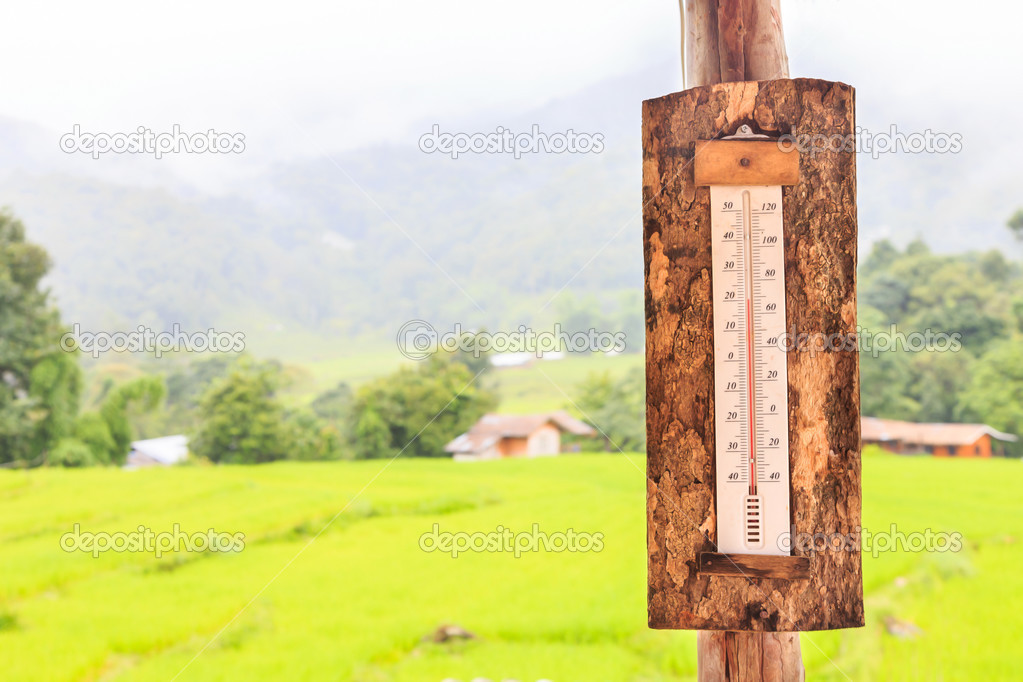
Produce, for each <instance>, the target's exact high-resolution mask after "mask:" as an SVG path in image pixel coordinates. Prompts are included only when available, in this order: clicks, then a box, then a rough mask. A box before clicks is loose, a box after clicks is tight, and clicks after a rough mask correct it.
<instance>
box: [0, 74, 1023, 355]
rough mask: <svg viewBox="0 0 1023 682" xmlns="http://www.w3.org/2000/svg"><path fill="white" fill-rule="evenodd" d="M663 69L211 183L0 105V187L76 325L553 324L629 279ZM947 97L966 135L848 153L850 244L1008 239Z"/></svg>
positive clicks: (947, 245) (634, 281)
mask: <svg viewBox="0 0 1023 682" xmlns="http://www.w3.org/2000/svg"><path fill="white" fill-rule="evenodd" d="M674 73H675V65H673V64H664V65H660V66H657V67H656V68H651V69H648V70H646V71H643V72H640V73H636V74H632V75H630V76H628V77H618V78H614V79H608V80H607V81H605V82H603V83H601V84H599V85H598V86H595V87H591V88H587V89H584V90H581V91H580V92H577V93H571V94H567V95H566V96H565V97H563V98H561V99H558V100H556V101H552V102H550V103H548V104H547V105H546V106H545V107H543V108H541V109H538V110H533V111H528V112H500V111H482V112H476V113H470V114H466V116H465V117H464V120H457V121H454V120H453V121H423V122H422V124H421V126H419V127H418V129H417V130H412V131H409V133H408V135H407V137H406V138H405V139H404V141H403V142H401V143H395V144H390V145H386V146H377V147H374V148H366V149H355V150H345V151H341V152H337V153H328V154H324V155H322V156H321V157H320V158H311V159H302V160H292V161H290V162H278V163H275V164H273V165H265V166H254V167H253V168H251V169H249V172H248V173H247V174H246V177H245V178H244V181H238V182H236V183H235V184H234V185H233V186H230V187H229V188H228V190H227V191H222V192H219V193H216V194H214V193H212V192H204V191H203V190H202V189H201V188H196V187H194V186H191V184H190V182H189V181H188V179H187V178H184V179H183V178H181V177H178V176H175V175H174V174H173V173H171V172H169V171H167V170H166V169H165V168H163V167H154V166H153V164H148V165H146V164H140V163H135V160H133V159H131V158H129V157H125V158H123V159H110V160H109V161H110V162H109V163H108V162H107V161H108V160H107V159H102V160H101V163H95V162H93V160H92V159H89V158H88V157H74V158H68V157H67V155H63V154H60V152H59V151H58V150H57V145H56V140H57V139H59V137H60V134H59V133H50V132H48V131H44V130H41V129H38V128H36V127H34V126H30V125H26V124H20V123H18V122H13V121H10V120H9V119H3V120H0V159H2V162H0V204H3V205H7V206H9V207H11V209H12V210H13V211H14V212H15V213H16V214H17V215H18V216H19V217H21V218H22V219H23V220H24V221H25V223H26V225H27V226H28V231H29V236H30V238H31V239H33V240H34V241H37V242H39V243H41V244H42V245H43V246H45V247H46V248H47V249H48V250H49V251H50V253H51V255H52V256H53V258H54V261H55V268H54V270H53V273H52V275H51V277H50V279H49V282H50V285H51V286H52V289H53V291H54V294H55V296H56V298H57V300H58V302H59V305H60V306H61V309H62V311H63V314H64V317H65V319H66V320H67V321H68V322H69V323H72V322H79V323H81V324H82V326H83V328H85V329H91V330H98V329H115V330H116V329H130V328H134V327H135V326H137V325H139V324H144V325H148V326H150V327H152V328H162V329H166V328H169V327H170V326H171V325H172V324H173V323H178V324H180V325H181V326H182V327H183V328H186V329H207V328H209V327H214V328H218V329H223V328H225V325H232V329H234V330H237V329H240V330H243V331H246V332H247V333H250V334H253V335H256V336H258V335H259V334H262V333H265V332H267V331H268V330H277V331H280V330H285V333H287V331H289V330H292V331H296V332H297V331H299V330H301V331H302V332H304V333H311V334H314V335H319V336H321V337H324V338H329V337H338V338H351V337H353V336H357V335H366V334H369V335H381V334H385V333H386V334H387V335H388V336H390V335H391V334H393V333H394V332H395V331H396V330H397V328H398V327H399V326H400V325H401V324H402V323H404V322H405V321H407V320H410V319H422V320H427V321H430V322H431V323H433V324H435V326H438V328H442V327H448V326H450V325H452V324H454V323H455V322H459V323H461V324H462V325H463V326H464V327H479V326H486V327H488V328H490V329H499V328H505V329H507V328H513V327H514V326H517V325H518V324H522V323H532V324H534V325H544V324H550V323H551V322H552V321H553V319H555V318H556V317H557V316H558V315H561V314H563V313H564V310H565V306H566V305H568V304H570V303H571V302H572V301H573V300H577V299H582V298H586V297H589V298H591V299H592V300H593V301H595V303H594V304H593V305H597V306H603V307H604V308H605V309H613V308H614V306H615V305H616V304H615V301H617V300H618V298H617V296H618V294H619V293H620V292H622V291H638V290H640V289H641V288H642V272H643V266H642V249H641V237H640V235H641V181H640V161H641V153H640V149H639V144H640V103H641V101H642V100H643V99H645V98H650V97H655V96H659V95H660V94H664V93H665V92H667V91H668V90H670V89H672V88H673V87H678V84H677V83H674V82H673V79H674V76H673V74H674ZM860 101H861V106H860V111H859V112H858V121H859V122H860V123H861V125H864V126H865V127H867V128H869V129H870V130H872V131H874V132H877V131H884V130H887V125H890V124H885V123H884V119H885V114H884V110H883V108H882V109H879V108H878V107H879V106H880V104H882V103H883V102H884V101H885V100H884V98H883V97H881V96H880V95H879V93H868V96H867V97H861V100H860ZM864 102H866V104H864ZM957 115H961V116H962V117H963V118H961V121H960V122H961V126H960V128H961V129H962V130H965V131H974V132H976V131H980V133H978V134H976V135H974V136H972V137H970V136H966V135H965V134H964V139H965V144H964V150H963V151H962V152H961V153H960V154H958V155H955V154H945V155H934V154H929V155H928V154H905V153H903V154H888V155H882V156H880V157H879V158H877V159H876V160H875V159H873V158H870V156H869V155H867V154H861V155H860V158H859V163H858V174H859V221H860V233H861V245H868V244H869V243H870V242H872V241H873V240H876V239H878V238H882V237H887V238H892V239H894V240H895V241H897V242H906V241H908V240H910V239H912V238H913V237H915V236H917V235H921V236H923V237H924V238H925V239H926V240H927V241H928V242H930V243H931V245H932V247H934V248H935V249H936V250H939V251H955V250H964V249H968V248H987V247H1000V248H1003V249H1014V248H1017V247H1015V246H1014V245H1012V244H1011V242H1010V239H1009V235H1008V231H1007V230H1005V229H1004V227H1003V224H1004V221H1005V219H1006V218H1007V216H1008V215H1009V213H1010V212H1011V210H1012V209H1013V208H1015V207H1016V206H1018V205H1020V204H1023V197H1019V195H1018V194H1017V193H1016V188H1017V187H1018V186H1019V179H1020V172H1019V171H1016V170H1014V166H1012V165H1008V164H1004V163H1003V162H1004V160H1005V156H1006V151H1005V149H1004V144H1002V143H1001V141H1000V137H999V136H998V135H997V134H995V133H993V132H989V128H988V124H987V122H986V121H985V122H984V124H983V126H981V125H980V123H979V122H978V120H977V118H979V116H980V114H971V113H969V112H967V113H963V112H962V111H960V112H958V114H957ZM913 124H914V122H913V121H909V122H908V123H907V124H906V126H907V127H906V130H907V131H908V132H912V131H914V130H917V129H920V130H922V128H917V127H915V126H914V125H913ZM434 125H436V126H437V127H438V129H439V130H440V131H441V132H445V133H466V134H469V135H471V134H474V133H482V134H486V133H493V132H495V131H497V130H498V127H499V126H503V127H504V128H506V129H509V130H511V131H513V132H514V133H516V134H518V133H528V132H530V131H531V130H532V129H533V126H534V125H536V126H537V127H538V129H539V130H540V131H541V132H543V133H545V134H547V135H551V134H554V133H564V132H567V131H568V130H570V129H571V130H573V131H574V132H576V133H586V134H589V135H593V136H598V135H599V136H600V140H601V142H602V147H603V148H602V151H600V152H599V153H576V154H571V153H562V154H524V155H522V156H521V158H514V156H513V155H512V154H500V155H495V154H490V155H486V154H483V155H479V154H465V155H461V156H459V158H457V159H453V158H450V156H446V155H444V154H441V153H425V152H423V151H421V150H420V148H419V141H420V138H421V136H422V135H424V134H426V133H429V132H430V131H431V130H432V129H433V126H434ZM47 145H49V146H47ZM1016 253H1018V251H1016ZM634 300H636V299H634ZM631 305H636V304H635V303H634V304H631ZM631 312H632V313H634V312H636V311H631Z"/></svg>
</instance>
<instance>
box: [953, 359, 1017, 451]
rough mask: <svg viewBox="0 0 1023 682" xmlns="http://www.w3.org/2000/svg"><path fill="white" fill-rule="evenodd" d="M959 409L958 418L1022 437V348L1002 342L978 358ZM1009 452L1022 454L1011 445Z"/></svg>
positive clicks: (1014, 445)
mask: <svg viewBox="0 0 1023 682" xmlns="http://www.w3.org/2000/svg"><path fill="white" fill-rule="evenodd" d="M961 405H962V407H961V417H962V418H965V419H966V420H969V421H976V422H982V423H984V424H989V425H991V426H993V427H995V428H996V429H999V430H1001V431H1006V432H1008V433H1011V434H1014V435H1016V436H1023V344H1020V343H1019V342H1018V341H1013V340H1007V341H1003V342H1001V343H999V344H998V345H996V346H994V347H992V348H991V349H990V350H989V351H988V352H987V353H986V354H985V355H984V356H983V357H981V358H980V359H979V360H978V361H977V362H976V364H975V365H974V369H973V380H972V381H971V383H970V386H969V388H967V389H966V390H965V391H964V392H963V395H962V400H961ZM1010 452H1014V453H1015V454H1017V455H1019V454H1023V446H1021V444H1020V443H1018V442H1017V443H1014V444H1012V445H1011V446H1010Z"/></svg>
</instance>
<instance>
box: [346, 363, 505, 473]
mask: <svg viewBox="0 0 1023 682" xmlns="http://www.w3.org/2000/svg"><path fill="white" fill-rule="evenodd" d="M477 376H478V375H473V374H472V373H471V372H470V371H469V369H468V367H466V366H465V365H464V364H463V363H461V362H458V361H453V360H451V359H450V358H444V357H432V358H430V359H429V360H427V361H425V362H423V363H421V364H420V365H418V366H417V367H415V368H409V367H402V368H401V369H399V370H398V371H397V372H395V373H393V374H391V375H388V376H386V377H383V378H381V379H378V380H376V381H374V382H371V383H369V384H367V385H366V386H364V387H362V388H361V389H360V390H359V391H358V392H357V394H356V397H355V403H354V405H353V407H352V414H351V433H352V434H353V437H354V442H353V447H354V451H355V456H356V457H358V458H371V457H386V456H388V455H393V454H396V453H398V452H401V453H402V454H404V455H408V456H410V457H442V456H444V454H445V453H444V445H445V444H446V443H447V442H448V441H450V440H451V439H453V438H454V437H455V436H457V435H458V434H460V433H462V432H464V431H466V430H468V429H469V427H470V426H472V425H473V424H474V423H475V422H476V420H477V419H479V418H480V417H481V416H483V414H484V413H485V412H487V411H488V410H490V409H493V407H494V406H496V404H497V398H496V396H495V395H494V393H493V392H492V391H491V390H490V389H488V388H485V387H483V386H481V385H480V383H479V382H478V379H477Z"/></svg>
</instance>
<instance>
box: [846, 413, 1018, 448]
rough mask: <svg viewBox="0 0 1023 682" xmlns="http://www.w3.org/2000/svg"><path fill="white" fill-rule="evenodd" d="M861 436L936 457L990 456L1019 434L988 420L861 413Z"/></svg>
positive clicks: (885, 445) (866, 441)
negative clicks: (932, 420)
mask: <svg viewBox="0 0 1023 682" xmlns="http://www.w3.org/2000/svg"><path fill="white" fill-rule="evenodd" d="M860 439H861V440H862V442H863V444H864V445H879V446H880V447H882V448H884V449H885V450H888V451H889V452H895V453H898V454H906V455H909V454H927V455H934V456H936V457H991V456H992V455H994V456H1001V455H1004V454H1005V443H1015V442H1016V441H1017V440H1018V438H1017V437H1016V436H1014V435H1012V434H1011V433H1002V432H1001V431H998V430H997V429H993V428H991V427H990V426H988V425H987V424H918V423H914V422H904V421H898V420H895V419H878V418H876V417H863V419H862V420H861V426H860Z"/></svg>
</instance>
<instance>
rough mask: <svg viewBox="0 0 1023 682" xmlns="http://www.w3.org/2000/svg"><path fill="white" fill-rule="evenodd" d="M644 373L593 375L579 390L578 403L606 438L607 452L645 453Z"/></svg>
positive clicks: (641, 371)
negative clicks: (616, 377) (617, 375)
mask: <svg viewBox="0 0 1023 682" xmlns="http://www.w3.org/2000/svg"><path fill="white" fill-rule="evenodd" d="M644 386H645V375H644V373H643V370H642V369H640V368H635V369H632V370H629V372H627V373H626V374H625V375H624V376H622V377H621V378H619V379H612V378H611V375H610V374H609V373H608V372H591V373H590V374H589V375H588V376H587V377H586V379H585V380H584V381H583V382H582V383H581V384H579V386H578V387H577V394H578V399H577V400H576V404H577V405H578V406H579V409H580V410H581V411H582V412H583V417H584V419H586V420H587V421H589V422H590V423H591V424H592V425H593V426H594V427H595V428H596V429H597V430H598V431H600V432H601V433H602V434H603V437H604V449H605V450H611V449H613V448H620V449H622V450H623V451H625V452H643V451H645V450H646V418H645V415H646V393H645V390H644Z"/></svg>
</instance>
